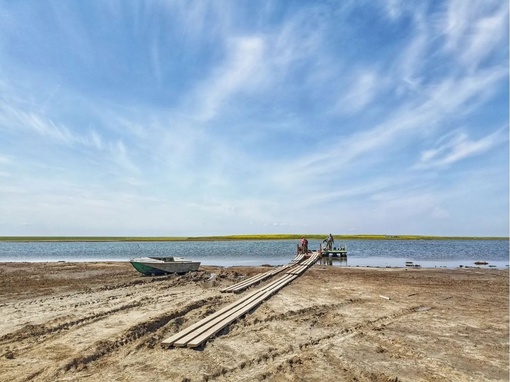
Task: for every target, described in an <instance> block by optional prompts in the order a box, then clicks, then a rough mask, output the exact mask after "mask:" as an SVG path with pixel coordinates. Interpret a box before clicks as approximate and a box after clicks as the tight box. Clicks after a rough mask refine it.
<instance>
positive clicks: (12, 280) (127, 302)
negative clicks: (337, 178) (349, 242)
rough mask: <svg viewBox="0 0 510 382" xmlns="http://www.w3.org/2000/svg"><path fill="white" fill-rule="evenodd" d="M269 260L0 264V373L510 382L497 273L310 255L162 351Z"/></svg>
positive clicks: (504, 296) (504, 300) (504, 283)
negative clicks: (196, 343)
mask: <svg viewBox="0 0 510 382" xmlns="http://www.w3.org/2000/svg"><path fill="white" fill-rule="evenodd" d="M268 269H269V268H267V267H230V268H221V267H212V266H207V267H201V270H200V271H199V272H195V273H190V274H187V275H183V276H176V275H170V276H162V277H144V276H141V275H140V274H139V273H137V272H136V271H135V270H134V269H133V268H132V267H131V265H130V264H129V263H122V262H112V263H67V262H65V263H64V262H60V263H2V264H0V315H1V317H2V319H1V320H0V375H1V376H2V377H1V379H2V380H5V381H13V382H14V381H32V380H34V381H77V380H79V381H264V380H266V381H277V382H278V381H317V382H319V381H321V382H322V381H353V380H357V381H396V380H398V381H508V380H509V372H508V367H509V357H508V354H509V319H508V318H509V295H508V293H509V289H508V287H509V283H508V276H509V273H508V270H500V269H476V268H473V269H423V268H422V269H405V268H348V267H347V268H343V267H328V266H321V265H315V266H313V267H312V268H310V269H309V270H308V271H307V272H306V273H305V274H304V275H302V276H301V277H299V278H298V279H297V280H295V281H294V282H292V283H291V284H289V285H288V286H286V287H285V288H283V289H282V290H280V291H279V292H278V293H277V294H275V295H273V296H272V297H271V298H269V299H268V300H266V301H265V302H263V303H262V304H261V305H260V306H259V307H257V308H256V309H255V310H254V311H252V312H251V313H250V314H248V315H246V316H245V317H243V318H242V319H240V320H238V321H236V322H235V323H233V324H232V325H230V326H229V327H228V328H226V329H224V330H223V331H222V332H220V333H218V334H217V335H216V336H215V337H214V338H212V339H210V340H209V341H208V342H207V343H206V344H205V346H203V347H201V348H199V349H198V350H193V349H186V348H171V349H166V348H163V347H161V341H162V340H163V339H165V338H167V337H169V336H171V335H172V334H174V333H176V332H178V331H179V330H181V329H184V328H186V327H187V326H189V325H191V324H193V323H194V322H197V321H199V320H200V319H202V318H204V317H206V316H207V315H209V314H211V313H213V312H215V311H217V310H218V309H220V308H221V307H223V306H225V305H227V304H229V303H231V302H233V301H235V300H236V299H238V298H240V297H242V296H243V294H240V295H235V294H225V293H220V289H222V288H224V287H226V286H229V285H232V284H234V283H236V282H238V281H240V280H242V279H243V278H246V277H248V276H250V275H253V274H255V273H259V272H265V271H267V270H268ZM255 288H257V286H255ZM248 292H249V291H246V292H244V293H248Z"/></svg>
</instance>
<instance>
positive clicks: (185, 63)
mask: <svg viewBox="0 0 510 382" xmlns="http://www.w3.org/2000/svg"><path fill="white" fill-rule="evenodd" d="M508 19H509V15H508V2H506V1H500V0H497V1H491V0H480V1H475V0H469V1H466V0H454V1H390V0H386V1H384V0H381V1H368V0H367V1H358V0H355V1H354V0H352V1H338V2H334V1H324V2H322V1H291V0H289V1H233V0H232V1H184V0H183V1H171V0H169V1H114V0H109V1H102V0H97V1H96V0H88V1H79V0H76V1H73V0H69V1H40V0H25V1H0V236H2V235H105V236H108V235H121V236H122V235H125V236H130V235H131V236H132V235H136V236H196V235H222V234H243V233H246V234H248V233H324V234H327V233H329V232H332V233H337V234H364V233H374V234H422V235H445V236H447V235H462V236H507V235H508V230H509V176H508V172H509V163H508V162H509V140H508V137H509V127H508V105H509V98H508V90H509V86H508V80H509V78H508V74H509V73H508V72H509V70H508V65H509V62H508V57H509V50H508Z"/></svg>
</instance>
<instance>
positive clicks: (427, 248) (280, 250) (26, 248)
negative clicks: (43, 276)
mask: <svg viewBox="0 0 510 382" xmlns="http://www.w3.org/2000/svg"><path fill="white" fill-rule="evenodd" d="M297 243H298V241H297V240H267V241H257V240H249V241H202V242H189V241H188V242H0V262H46V261H127V260H129V259H131V258H133V257H141V256H182V257H185V258H187V259H190V260H198V261H201V262H202V265H220V266H236V265H237V266H239V265H262V264H270V265H281V264H286V263H288V262H289V261H290V260H291V259H292V258H293V257H294V256H295V255H296V245H297ZM320 243H321V241H320V240H310V241H309V245H308V246H309V248H310V249H318V248H319V244H320ZM339 244H346V245H347V251H348V253H347V254H348V256H347V261H338V260H336V259H335V260H336V261H334V262H333V265H335V266H353V267H356V266H359V267H364V266H376V267H404V266H405V264H406V262H408V261H412V262H413V263H414V264H416V265H421V266H422V267H447V268H456V267H459V266H461V265H462V266H475V264H474V262H475V261H487V262H488V263H489V265H487V266H482V267H483V268H485V267H496V268H507V267H508V264H509V242H508V240H348V241H345V242H338V241H337V243H336V245H339Z"/></svg>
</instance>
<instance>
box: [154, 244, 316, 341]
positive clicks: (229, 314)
mask: <svg viewBox="0 0 510 382" xmlns="http://www.w3.org/2000/svg"><path fill="white" fill-rule="evenodd" d="M302 258H304V255H302ZM302 258H301V259H297V258H296V259H295V260H297V262H295V263H294V264H288V265H286V266H283V267H279V269H278V270H276V269H275V270H272V271H269V272H265V273H272V274H276V273H279V272H281V271H283V270H285V269H287V268H289V270H288V271H287V272H285V275H283V276H282V277H280V278H279V279H277V280H275V281H272V282H270V283H269V284H267V285H265V286H264V287H262V288H260V289H258V290H256V291H253V292H252V293H250V294H248V295H246V296H244V297H243V298H241V299H240V300H238V301H236V302H234V303H231V304H229V305H228V306H226V307H224V308H222V309H220V310H219V311H217V312H215V313H213V314H212V315H209V316H208V317H206V318H204V319H202V320H200V321H199V322H197V323H195V324H193V325H191V326H189V327H188V328H186V329H184V330H182V331H180V332H178V333H176V334H174V335H173V336H171V337H169V338H167V339H165V340H164V341H162V345H166V346H171V345H174V346H188V347H197V346H200V345H201V344H202V343H203V342H205V341H207V339H208V338H209V337H211V336H213V335H214V334H216V333H218V331H220V330H222V329H223V328H224V327H226V326H227V325H229V324H230V323H231V322H233V321H235V320H236V319H238V318H239V317H241V316H242V315H244V314H246V313H247V312H249V311H250V310H251V309H253V308H254V307H256V306H257V305H259V304H260V303H262V301H264V300H265V299H267V298H268V297H269V296H271V295H272V294H274V293H276V292H278V291H279V290H280V289H281V288H283V287H284V286H286V285H287V284H288V283H290V282H291V281H292V280H294V279H296V278H297V277H299V275H300V274H302V273H303V272H304V271H306V269H308V267H310V266H311V265H313V264H314V263H315V262H316V261H317V259H318V254H317V253H314V254H313V255H312V256H311V257H310V258H308V259H306V260H305V261H302V262H301V264H300V263H299V262H300V261H301V260H302ZM298 264H299V265H298ZM275 271H276V272H275ZM245 281H246V280H245ZM255 282H256V281H255Z"/></svg>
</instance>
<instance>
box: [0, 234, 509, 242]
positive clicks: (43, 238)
mask: <svg viewBox="0 0 510 382" xmlns="http://www.w3.org/2000/svg"><path fill="white" fill-rule="evenodd" d="M326 235H327V234H268V235H228V236H194V237H179V236H174V237H172V236H169V237H147V236H144V237H125V236H116V237H111V236H0V241H11V242H109V241H111V242H116V241H225V240H232V241H236V240H237V241H240V240H299V239H301V238H302V237H306V238H307V239H318V240H322V239H325V238H326ZM333 236H334V237H335V240H336V241H342V240H508V239H509V238H508V237H486V236H481V237H467V236H422V235H338V234H334V235H333Z"/></svg>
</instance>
